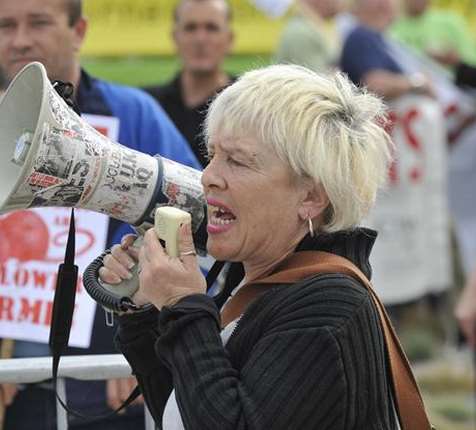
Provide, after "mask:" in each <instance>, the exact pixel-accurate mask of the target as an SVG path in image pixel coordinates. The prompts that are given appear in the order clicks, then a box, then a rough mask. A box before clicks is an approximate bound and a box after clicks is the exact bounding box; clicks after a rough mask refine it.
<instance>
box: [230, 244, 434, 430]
mask: <svg viewBox="0 0 476 430" xmlns="http://www.w3.org/2000/svg"><path fill="white" fill-rule="evenodd" d="M324 273H342V274H345V275H348V276H351V277H353V278H354V279H357V280H358V281H360V283H362V284H363V285H364V286H365V287H366V288H367V290H368V291H369V293H370V296H371V298H372V300H373V302H374V304H375V307H376V309H377V311H378V314H379V317H380V321H381V324H382V329H383V334H384V337H385V344H386V346H387V351H388V357H389V362H390V369H391V376H392V382H393V389H394V395H395V399H396V405H395V406H396V410H397V413H398V417H399V419H400V424H401V427H402V430H430V429H431V428H432V427H431V425H430V423H429V421H428V417H427V415H426V412H425V407H424V404H423V400H422V397H421V394H420V391H419V389H418V385H417V383H416V381H415V378H414V376H413V373H412V370H411V368H410V364H409V362H408V360H407V358H406V356H405V353H404V351H403V349H402V347H401V345H400V342H399V340H398V338H397V335H396V333H395V331H394V329H393V326H392V324H391V322H390V318H389V317H388V315H387V313H386V311H385V308H384V306H383V304H382V303H381V301H380V299H379V298H378V296H377V295H376V293H375V292H374V290H373V288H372V286H371V284H370V282H369V280H368V279H367V278H366V277H365V275H364V274H363V273H362V272H361V271H360V270H359V269H358V268H357V267H356V266H355V265H354V264H352V263H351V262H350V261H349V260H347V259H345V258H343V257H339V256H337V255H335V254H330V253H327V252H320V251H302V252H296V253H294V254H293V255H292V256H291V257H290V258H288V259H287V260H286V261H285V262H284V263H283V264H282V265H281V266H280V267H279V268H278V269H277V270H276V272H275V273H273V274H271V275H269V276H267V277H266V278H263V279H258V280H256V281H253V284H250V285H244V286H243V287H242V288H241V289H240V290H239V291H238V292H237V294H235V296H233V297H232V298H231V299H230V300H229V301H228V302H227V303H226V305H225V306H224V309H223V311H222V326H223V327H224V326H225V325H226V324H227V323H229V322H231V321H233V320H234V319H236V318H238V317H239V316H240V315H241V314H242V313H243V312H244V311H245V309H246V307H247V306H248V305H249V304H250V303H251V302H252V301H254V300H256V298H258V297H259V296H260V295H261V294H263V293H264V292H265V291H266V290H267V285H269V284H279V283H291V282H297V281H300V280H303V279H306V278H309V277H311V276H315V275H317V274H324Z"/></svg>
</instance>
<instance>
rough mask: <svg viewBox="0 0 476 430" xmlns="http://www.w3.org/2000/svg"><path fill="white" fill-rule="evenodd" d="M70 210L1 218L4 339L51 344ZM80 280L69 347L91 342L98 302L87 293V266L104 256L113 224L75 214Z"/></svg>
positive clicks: (0, 328) (98, 217)
mask: <svg viewBox="0 0 476 430" xmlns="http://www.w3.org/2000/svg"><path fill="white" fill-rule="evenodd" d="M69 218H70V209H68V208H40V209H30V210H25V211H17V212H12V213H10V214H7V215H3V216H2V217H0V232H1V236H2V244H1V251H0V337H2V338H12V339H21V340H32V341H35V342H42V343H47V342H48V338H49V331H50V323H51V312H52V306H53V298H54V292H55V285H56V276H57V269H58V265H59V264H60V263H62V262H63V260H64V252H65V245H66V241H67V238H68V228H69ZM75 222H76V261H75V262H76V264H77V265H78V266H79V273H80V276H79V279H78V286H77V290H76V302H75V311H74V318H73V325H72V328H71V336H70V342H69V344H70V345H71V346H79V347H83V348H86V347H88V346H89V343H90V340H91V330H92V325H93V321H94V313H95V308H96V305H95V302H94V301H93V300H92V299H91V298H90V297H89V295H88V294H87V293H86V291H85V290H84V287H83V283H82V276H81V274H82V273H83V271H84V269H85V268H86V266H87V265H88V264H89V263H91V261H92V260H94V259H95V258H96V257H97V256H98V255H100V254H101V252H102V251H103V250H104V246H105V243H106V234H107V226H108V219H107V217H106V216H104V215H102V214H98V213H94V212H90V211H86V210H83V209H77V210H75Z"/></svg>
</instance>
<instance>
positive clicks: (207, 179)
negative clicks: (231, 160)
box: [202, 157, 226, 189]
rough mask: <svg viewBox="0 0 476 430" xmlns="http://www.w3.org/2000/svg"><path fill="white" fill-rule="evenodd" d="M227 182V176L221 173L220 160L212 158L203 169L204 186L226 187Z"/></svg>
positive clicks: (206, 187)
mask: <svg viewBox="0 0 476 430" xmlns="http://www.w3.org/2000/svg"><path fill="white" fill-rule="evenodd" d="M225 184H226V181H225V178H224V177H223V174H222V173H221V169H220V165H219V162H218V161H217V160H216V158H215V157H214V158H212V159H211V160H210V162H209V163H208V165H207V167H205V169H204V170H203V173H202V185H203V188H205V189H208V188H213V187H216V188H224V187H225Z"/></svg>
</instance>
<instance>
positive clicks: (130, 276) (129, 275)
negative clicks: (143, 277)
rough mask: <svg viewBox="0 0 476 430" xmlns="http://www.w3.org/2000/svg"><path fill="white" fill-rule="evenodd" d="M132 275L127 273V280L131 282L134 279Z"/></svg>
mask: <svg viewBox="0 0 476 430" xmlns="http://www.w3.org/2000/svg"><path fill="white" fill-rule="evenodd" d="M132 276H133V275H132V273H131V272H127V275H126V279H129V280H131V279H132Z"/></svg>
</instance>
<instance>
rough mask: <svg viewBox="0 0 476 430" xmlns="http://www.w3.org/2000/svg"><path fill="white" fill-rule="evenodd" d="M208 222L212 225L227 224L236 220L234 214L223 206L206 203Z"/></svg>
mask: <svg viewBox="0 0 476 430" xmlns="http://www.w3.org/2000/svg"><path fill="white" fill-rule="evenodd" d="M208 214H209V216H208V222H209V223H210V224H214V225H228V224H231V223H233V222H235V221H236V216H235V215H234V214H233V212H231V211H230V209H228V208H226V207H224V206H211V205H208Z"/></svg>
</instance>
